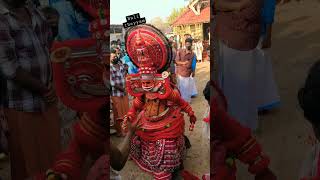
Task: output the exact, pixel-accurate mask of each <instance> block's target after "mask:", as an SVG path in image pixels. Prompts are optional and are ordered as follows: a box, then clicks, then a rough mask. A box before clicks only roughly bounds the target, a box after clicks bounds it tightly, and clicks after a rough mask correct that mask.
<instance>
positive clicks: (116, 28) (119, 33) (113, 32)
mask: <svg viewBox="0 0 320 180" xmlns="http://www.w3.org/2000/svg"><path fill="white" fill-rule="evenodd" d="M125 34H126V31H125V29H124V28H123V25H122V24H121V25H120V24H111V25H110V42H112V41H117V40H118V39H120V40H121V42H124V36H125Z"/></svg>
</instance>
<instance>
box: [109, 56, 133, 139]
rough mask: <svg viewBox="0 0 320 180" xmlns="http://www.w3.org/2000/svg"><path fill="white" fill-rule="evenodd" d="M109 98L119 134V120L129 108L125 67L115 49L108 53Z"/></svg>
mask: <svg viewBox="0 0 320 180" xmlns="http://www.w3.org/2000/svg"><path fill="white" fill-rule="evenodd" d="M110 62H111V64H110V84H111V87H112V91H111V100H112V103H113V106H112V107H113V115H114V121H115V126H116V130H117V135H118V136H121V135H122V132H121V125H120V121H119V120H122V119H123V117H124V116H125V115H126V114H127V112H128V110H129V99H128V95H127V93H126V90H125V68H124V65H123V64H122V63H121V61H120V59H119V57H118V56H117V53H116V51H115V50H113V51H112V52H111V55H110Z"/></svg>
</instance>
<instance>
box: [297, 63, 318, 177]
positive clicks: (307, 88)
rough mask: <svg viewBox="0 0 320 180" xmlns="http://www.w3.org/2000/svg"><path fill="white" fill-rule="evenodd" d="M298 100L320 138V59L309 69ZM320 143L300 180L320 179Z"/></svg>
mask: <svg viewBox="0 0 320 180" xmlns="http://www.w3.org/2000/svg"><path fill="white" fill-rule="evenodd" d="M298 100H299V103H300V106H301V108H302V110H303V112H304V117H305V118H306V119H307V120H308V121H309V122H310V123H311V125H312V127H313V130H314V134H315V136H316V138H317V139H318V140H319V139H320V61H318V62H316V63H315V64H314V65H313V66H312V68H311V69H310V71H309V74H308V77H307V79H306V82H305V84H304V87H303V88H301V89H300V90H299V93H298ZM319 153H320V143H319V142H318V143H317V144H316V145H315V146H314V148H313V150H312V153H310V155H309V157H308V159H306V161H305V162H304V165H303V168H302V171H301V175H300V180H316V179H320V156H319V155H320V154H319Z"/></svg>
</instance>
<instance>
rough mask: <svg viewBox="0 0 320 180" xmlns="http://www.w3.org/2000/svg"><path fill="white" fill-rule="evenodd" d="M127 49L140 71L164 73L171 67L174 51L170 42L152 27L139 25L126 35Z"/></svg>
mask: <svg viewBox="0 0 320 180" xmlns="http://www.w3.org/2000/svg"><path fill="white" fill-rule="evenodd" d="M125 39H126V49H127V52H128V55H129V56H130V58H131V59H132V61H133V63H134V64H135V65H136V66H137V67H139V69H140V71H144V70H148V69H149V70H150V69H152V70H153V71H156V72H157V73H162V72H163V71H165V70H166V69H167V68H168V66H169V65H170V61H171V59H172V49H171V47H170V44H169V40H168V39H167V38H166V37H165V36H164V35H163V34H162V32H161V31H159V30H158V29H157V28H155V27H153V26H151V25H145V24H144V25H138V26H135V27H132V28H130V29H129V30H128V31H127V33H126V37H125Z"/></svg>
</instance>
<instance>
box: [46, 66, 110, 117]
mask: <svg viewBox="0 0 320 180" xmlns="http://www.w3.org/2000/svg"><path fill="white" fill-rule="evenodd" d="M52 68H53V71H54V73H53V78H54V82H55V88H56V93H57V95H58V97H59V98H60V100H61V101H62V102H63V104H65V105H66V106H68V107H70V108H71V109H73V110H75V111H79V112H95V111H97V109H99V108H100V107H101V106H102V105H103V104H105V103H106V101H107V97H105V98H103V97H96V98H91V99H79V98H77V97H75V96H74V95H72V93H71V89H70V88H71V87H70V85H69V84H68V83H67V82H66V80H65V78H66V77H65V71H64V64H63V63H52ZM101 78H102V77H101Z"/></svg>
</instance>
